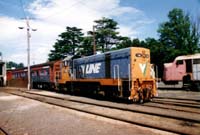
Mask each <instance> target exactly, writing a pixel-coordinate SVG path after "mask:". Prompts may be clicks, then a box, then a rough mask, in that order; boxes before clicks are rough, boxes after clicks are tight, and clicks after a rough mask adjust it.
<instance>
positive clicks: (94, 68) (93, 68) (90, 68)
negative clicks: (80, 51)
mask: <svg viewBox="0 0 200 135" xmlns="http://www.w3.org/2000/svg"><path fill="white" fill-rule="evenodd" d="M100 68H101V63H95V64H86V65H81V70H82V73H85V74H92V73H99V70H100Z"/></svg>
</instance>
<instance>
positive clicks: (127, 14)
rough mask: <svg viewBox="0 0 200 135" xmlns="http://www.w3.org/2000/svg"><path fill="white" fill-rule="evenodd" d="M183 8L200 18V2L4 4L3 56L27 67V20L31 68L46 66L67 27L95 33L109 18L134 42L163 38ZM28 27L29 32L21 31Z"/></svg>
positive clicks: (0, 6) (41, 0) (48, 0)
mask: <svg viewBox="0 0 200 135" xmlns="http://www.w3.org/2000/svg"><path fill="white" fill-rule="evenodd" d="M173 8H181V9H183V10H184V12H185V13H190V14H191V15H192V16H194V17H195V16H196V15H197V14H198V15H199V14H200V0H0V52H2V54H3V59H4V61H13V62H16V63H24V65H25V66H26V65H27V33H26V20H24V18H26V17H29V18H30V21H29V23H30V27H31V28H32V29H37V31H30V33H31V34H30V36H31V37H30V46H31V47H30V48H31V49H30V52H31V53H30V54H31V61H30V63H31V65H32V64H39V63H44V62H46V61H47V60H48V54H49V52H50V50H52V49H53V47H52V46H53V45H54V43H55V42H56V39H59V38H58V35H59V34H60V33H62V32H64V31H65V28H66V26H70V27H73V26H75V27H78V28H82V29H83V31H82V32H84V33H87V31H89V30H92V26H93V25H94V24H95V23H94V20H98V19H101V18H102V17H108V18H112V19H114V20H115V21H116V22H118V27H119V29H118V32H119V33H120V35H122V36H128V37H131V38H139V39H140V40H144V39H145V38H148V37H152V38H156V39H158V38H159V35H158V33H157V30H158V27H159V25H160V24H161V23H163V22H165V21H168V18H167V14H168V13H169V11H170V10H172V9H173ZM18 27H24V28H25V29H19V28H18Z"/></svg>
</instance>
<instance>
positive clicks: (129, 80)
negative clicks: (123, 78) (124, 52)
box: [128, 64, 131, 91]
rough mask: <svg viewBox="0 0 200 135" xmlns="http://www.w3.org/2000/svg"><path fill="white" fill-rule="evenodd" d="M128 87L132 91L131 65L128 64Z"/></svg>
mask: <svg viewBox="0 0 200 135" xmlns="http://www.w3.org/2000/svg"><path fill="white" fill-rule="evenodd" d="M128 88H129V91H131V65H130V64H128Z"/></svg>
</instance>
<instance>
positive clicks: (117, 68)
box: [114, 65, 120, 91]
mask: <svg viewBox="0 0 200 135" xmlns="http://www.w3.org/2000/svg"><path fill="white" fill-rule="evenodd" d="M116 70H117V87H118V91H120V87H119V65H114V79H116Z"/></svg>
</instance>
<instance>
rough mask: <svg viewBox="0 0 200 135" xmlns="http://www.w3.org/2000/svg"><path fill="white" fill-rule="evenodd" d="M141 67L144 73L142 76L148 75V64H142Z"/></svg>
mask: <svg viewBox="0 0 200 135" xmlns="http://www.w3.org/2000/svg"><path fill="white" fill-rule="evenodd" d="M139 66H140V69H141V71H142V74H143V75H144V76H145V75H146V69H147V63H145V64H142V63H140V64H139Z"/></svg>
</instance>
